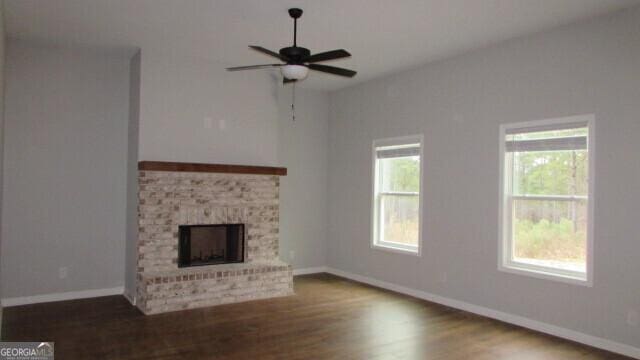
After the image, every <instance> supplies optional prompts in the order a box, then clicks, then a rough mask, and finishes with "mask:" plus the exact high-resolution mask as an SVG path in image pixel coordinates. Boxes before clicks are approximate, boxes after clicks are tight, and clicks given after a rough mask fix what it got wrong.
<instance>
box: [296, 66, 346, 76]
mask: <svg viewBox="0 0 640 360" xmlns="http://www.w3.org/2000/svg"><path fill="white" fill-rule="evenodd" d="M307 67H309V69H312V70H317V71H322V72H326V73H330V74H335V75H340V76H347V77H354V76H355V75H356V74H357V72H355V71H353V70H349V69H343V68H339V67H335V66H327V65H320V64H309V65H307Z"/></svg>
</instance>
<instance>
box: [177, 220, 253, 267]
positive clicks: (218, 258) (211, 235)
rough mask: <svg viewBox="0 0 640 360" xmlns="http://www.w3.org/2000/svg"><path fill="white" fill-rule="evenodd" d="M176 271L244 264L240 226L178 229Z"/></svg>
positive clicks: (243, 247)
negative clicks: (177, 268)
mask: <svg viewBox="0 0 640 360" xmlns="http://www.w3.org/2000/svg"><path fill="white" fill-rule="evenodd" d="M178 236H179V243H178V267H189V266H203V265H219V264H230V263H242V262H244V250H245V246H244V224H211V225H181V226H179V227H178Z"/></svg>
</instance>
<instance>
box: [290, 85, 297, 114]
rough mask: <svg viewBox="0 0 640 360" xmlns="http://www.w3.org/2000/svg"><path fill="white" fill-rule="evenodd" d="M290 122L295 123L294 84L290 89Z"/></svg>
mask: <svg viewBox="0 0 640 360" xmlns="http://www.w3.org/2000/svg"><path fill="white" fill-rule="evenodd" d="M291 121H296V83H293V84H292V89H291Z"/></svg>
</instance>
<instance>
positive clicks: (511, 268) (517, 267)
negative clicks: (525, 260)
mask: <svg viewBox="0 0 640 360" xmlns="http://www.w3.org/2000/svg"><path fill="white" fill-rule="evenodd" d="M498 270H500V271H502V272H507V273H511V274H518V275H524V276H530V277H534V278H538V279H545V280H552V281H559V282H563V283H568V284H574V285H580V286H587V287H592V286H593V281H592V280H591V279H589V278H588V277H587V275H586V274H585V275H584V276H579V275H575V276H574V275H569V274H562V273H557V272H554V271H553V269H549V270H542V269H536V268H530V267H528V266H527V264H521V263H508V264H500V265H499V266H498Z"/></svg>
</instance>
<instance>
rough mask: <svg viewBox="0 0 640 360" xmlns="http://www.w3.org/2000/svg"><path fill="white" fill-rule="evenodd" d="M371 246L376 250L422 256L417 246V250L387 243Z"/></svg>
mask: <svg viewBox="0 0 640 360" xmlns="http://www.w3.org/2000/svg"><path fill="white" fill-rule="evenodd" d="M371 248H372V249H375V250H382V251H388V252H393V253H397V254H404V255H413V256H421V255H420V250H419V249H418V248H416V249H415V250H412V249H406V248H401V247H396V246H393V245H386V244H371Z"/></svg>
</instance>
